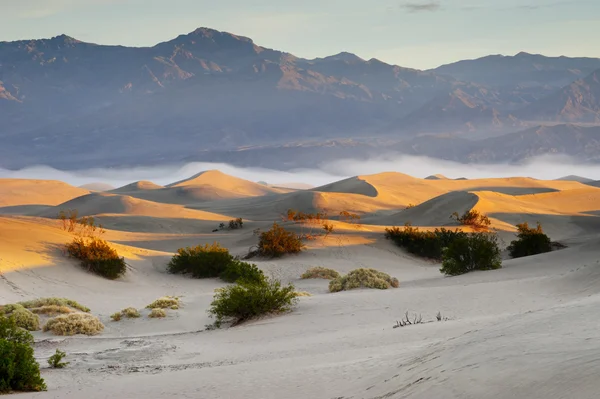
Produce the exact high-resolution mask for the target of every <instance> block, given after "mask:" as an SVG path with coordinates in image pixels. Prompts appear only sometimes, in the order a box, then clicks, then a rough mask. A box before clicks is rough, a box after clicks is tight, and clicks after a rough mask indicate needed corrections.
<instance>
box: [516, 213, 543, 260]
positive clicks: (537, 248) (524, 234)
mask: <svg viewBox="0 0 600 399" xmlns="http://www.w3.org/2000/svg"><path fill="white" fill-rule="evenodd" d="M517 229H518V234H517V239H516V240H514V241H512V242H511V243H510V245H509V246H508V247H507V249H508V252H509V253H510V256H511V257H513V258H521V257H523V256H531V255H537V254H542V253H545V252H550V251H552V241H551V240H550V237H548V236H547V235H546V234H544V230H543V229H542V225H541V224H540V223H539V222H538V224H537V227H536V228H531V227H529V224H527V223H521V224H518V225H517Z"/></svg>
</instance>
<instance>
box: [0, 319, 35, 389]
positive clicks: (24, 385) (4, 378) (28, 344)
mask: <svg viewBox="0 0 600 399" xmlns="http://www.w3.org/2000/svg"><path fill="white" fill-rule="evenodd" d="M32 345H33V336H32V335H31V334H30V333H29V332H28V331H26V330H23V329H22V328H20V327H18V326H17V324H16V321H15V319H14V318H13V317H10V318H8V317H4V316H2V315H0V393H10V392H12V391H25V392H26V391H36V392H37V391H45V390H46V384H45V382H44V380H43V379H42V377H41V376H40V365H39V364H38V363H37V362H36V360H35V357H34V356H33V348H32Z"/></svg>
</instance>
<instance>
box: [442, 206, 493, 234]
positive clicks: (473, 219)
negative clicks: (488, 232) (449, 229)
mask: <svg viewBox="0 0 600 399" xmlns="http://www.w3.org/2000/svg"><path fill="white" fill-rule="evenodd" d="M450 218H451V219H455V220H456V221H457V222H458V223H460V224H462V225H463V226H471V227H474V228H476V229H486V228H487V227H488V226H489V225H490V224H492V222H491V221H490V218H488V217H487V216H486V215H484V214H482V213H480V212H479V211H477V210H475V209H471V210H468V211H466V212H465V213H463V214H462V215H459V214H458V212H454V213H453V214H452V215H451V216H450Z"/></svg>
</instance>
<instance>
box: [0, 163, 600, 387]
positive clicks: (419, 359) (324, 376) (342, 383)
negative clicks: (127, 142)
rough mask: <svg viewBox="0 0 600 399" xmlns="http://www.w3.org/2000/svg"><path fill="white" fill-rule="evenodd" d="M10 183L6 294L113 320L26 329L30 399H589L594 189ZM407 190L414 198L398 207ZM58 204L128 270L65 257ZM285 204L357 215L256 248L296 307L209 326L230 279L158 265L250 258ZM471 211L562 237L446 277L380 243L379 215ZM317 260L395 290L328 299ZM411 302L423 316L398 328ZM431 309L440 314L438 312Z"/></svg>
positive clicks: (197, 181)
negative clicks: (330, 229) (34, 375)
mask: <svg viewBox="0 0 600 399" xmlns="http://www.w3.org/2000/svg"><path fill="white" fill-rule="evenodd" d="M5 183H6V181H0V192H6V193H8V192H11V197H10V198H12V199H11V202H10V206H11V207H12V209H13V211H15V212H18V211H19V210H21V211H23V213H26V214H27V215H28V216H27V215H26V216H0V304H2V303H11V302H15V301H20V300H25V299H33V298H37V297H44V296H64V297H69V298H72V299H75V300H78V301H80V302H82V303H84V304H86V305H88V306H89V307H91V308H92V312H93V313H94V314H95V315H98V316H99V317H100V319H101V320H102V321H103V323H104V324H105V325H106V329H105V331H104V332H103V333H102V334H101V335H100V336H98V337H94V338H90V337H83V336H76V337H70V338H67V339H62V338H60V337H54V336H51V335H48V334H47V333H42V332H35V333H34V335H35V338H36V341H37V344H36V348H35V349H36V356H37V358H38V359H39V361H40V363H41V364H42V367H43V369H42V376H43V377H44V378H45V379H46V381H47V383H48V387H49V390H48V392H44V393H39V394H22V395H20V396H22V397H23V398H30V397H31V398H56V397H72V396H74V397H79V396H85V397H86V398H90V399H101V398H111V399H112V398H114V397H128V398H129V397H132V398H133V397H145V398H152V399H153V398H164V397H172V396H173V395H176V396H177V397H189V398H192V397H193V398H196V397H198V395H199V392H200V393H201V394H200V396H201V397H203V398H208V399H212V398H214V399H216V398H225V397H231V398H240V399H244V398H248V399H250V398H252V399H254V398H290V399H296V398H297V399H300V398H307V397H310V398H315V399H331V398H341V397H344V398H350V397H352V398H357V399H358V398H361V399H375V398H384V397H385V398H392V399H400V398H411V399H412V398H423V399H429V398H444V399H459V398H460V399H468V398H493V399H509V398H515V397H519V398H520V397H523V398H531V399H547V398H549V397H551V398H565V399H566V398H578V399H592V398H596V397H597V391H598V389H599V385H598V383H597V378H596V374H597V373H598V371H600V368H599V367H598V366H595V364H596V362H595V359H596V358H597V356H598V355H600V351H598V350H595V349H594V346H593V345H591V344H590V342H595V341H596V340H597V339H598V338H599V336H598V329H597V325H596V324H597V323H596V322H595V320H596V313H597V308H598V306H599V305H600V222H599V221H600V189H599V188H594V187H592V186H589V185H584V184H581V183H579V182H573V181H540V180H534V179H528V178H512V179H478V180H447V179H438V180H427V179H417V178H413V177H411V176H407V175H402V174H399V173H384V174H377V175H370V176H358V177H355V178H351V179H345V180H343V181H340V182H336V183H332V184H329V185H327V186H323V187H318V188H315V189H312V190H302V191H286V190H281V191H278V190H276V189H273V188H271V187H267V186H262V185H259V186H260V190H258V188H257V187H255V186H254V183H252V182H246V181H244V180H241V179H236V178H230V177H228V176H226V175H222V174H220V173H214V172H206V173H203V174H200V175H198V176H195V177H193V178H191V179H188V180H186V181H183V182H177V183H174V184H173V185H170V186H168V187H160V186H156V185H153V184H151V183H145V182H138V183H134V184H131V185H128V186H125V187H121V188H119V189H116V190H113V191H112V192H105V193H92V194H90V193H88V192H85V190H83V191H84V192H83V193H80V192H78V191H73V189H74V188H73V187H70V186H68V185H57V184H56V183H55V185H54V186H53V187H63V188H64V191H65V192H64V193H61V192H60V190H59V189H56V191H55V195H56V197H57V198H59V197H60V198H66V199H65V201H66V202H65V201H62V202H61V201H54V202H53V201H49V202H47V203H46V205H45V206H44V207H38V208H35V209H34V208H31V207H27V205H28V204H29V205H31V204H32V203H31V202H27V201H25V202H24V203H20V202H19V201H20V200H23V201H24V200H25V197H26V194H27V193H28V192H29V191H27V190H30V189H31V187H32V185H31V183H29V184H23V187H25V191H24V192H25V193H26V194H22V193H21V192H17V193H15V192H14V190H13V187H15V186H14V183H10V184H13V186H9V185H8V184H6V186H5V187H3V184H5ZM2 190H4V191H2ZM75 190H79V189H75ZM237 190H239V191H237ZM265 190H266V191H265ZM34 193H35V191H34ZM73 193H75V195H72V194H73ZM71 195H72V196H71ZM142 196H143V197H147V198H141V197H142ZM0 198H3V199H4V197H0ZM39 198H42V197H39ZM51 199H52V198H51ZM409 203H413V204H415V205H416V206H414V207H411V208H409V209H404V208H405V207H406V205H408V204H409ZM23 205H25V206H23ZM62 208H69V209H74V208H76V209H78V211H79V214H80V215H94V216H95V217H97V218H98V220H99V221H101V222H102V223H103V224H104V225H105V226H107V227H108V230H107V231H106V233H105V234H104V238H105V239H107V240H108V241H109V242H110V243H111V245H113V246H114V247H115V248H116V249H117V250H118V251H119V253H120V254H122V255H123V256H124V257H125V258H126V261H127V263H128V265H129V269H128V273H127V274H126V276H125V277H124V278H121V279H119V280H116V281H109V280H105V279H103V278H100V277H97V276H94V275H91V274H90V273H88V272H86V271H84V270H82V269H81V268H80V267H79V266H78V265H77V263H76V262H74V261H73V260H71V259H68V258H67V257H66V256H65V255H64V253H63V251H62V250H61V248H62V246H63V245H64V244H65V243H66V242H68V241H70V240H71V239H73V237H74V236H73V234H70V233H67V232H65V231H63V230H62V229H61V228H60V227H59V223H58V221H57V220H55V219H54V218H55V217H56V214H57V211H58V210H60V209H62ZM289 208H292V209H297V210H303V211H305V212H315V211H318V210H322V209H327V210H329V211H330V212H329V213H330V215H336V211H339V210H350V211H355V212H359V213H360V214H361V215H362V217H363V218H362V220H361V223H363V226H362V227H356V226H354V225H350V224H346V223H343V222H340V221H333V222H332V223H333V224H334V227H335V230H334V233H333V234H332V235H330V236H328V237H327V238H319V239H317V240H315V241H310V242H308V249H307V251H305V252H303V253H302V254H300V255H297V256H288V257H283V258H280V259H273V260H266V259H260V258H254V259H253V260H252V262H253V263H256V264H257V265H258V267H259V268H261V269H262V270H263V271H264V272H265V273H266V274H267V275H269V276H272V277H276V278H278V279H280V280H281V281H283V282H284V283H287V282H292V283H294V284H295V285H296V287H297V289H298V290H302V291H306V292H309V293H310V294H311V295H312V296H311V297H305V298H302V299H301V301H300V303H299V305H298V307H297V308H296V309H295V310H294V311H293V312H292V313H290V314H284V315H279V316H277V317H267V318H264V319H260V320H256V321H253V322H249V323H246V324H243V325H241V326H238V327H235V328H231V329H228V330H214V331H208V330H206V328H205V326H206V325H207V324H209V323H210V322H211V321H212V320H211V319H209V318H208V315H207V313H206V309H207V308H208V307H209V305H210V302H211V301H212V298H213V295H214V290H215V289H216V288H218V287H222V286H223V285H224V283H222V282H221V281H219V280H216V279H209V280H195V279H190V278H187V277H185V276H175V275H170V274H168V273H166V265H167V263H168V261H169V259H170V257H171V256H172V254H173V252H174V251H175V250H176V249H177V248H180V247H183V246H188V245H197V244H201V243H212V242H213V241H219V242H220V243H221V244H222V245H224V246H226V247H227V248H229V249H230V250H231V252H232V253H233V254H234V255H244V254H245V253H247V251H248V249H249V248H250V247H251V246H252V245H254V244H256V242H257V237H256V236H255V235H254V234H253V229H254V228H266V227H268V226H269V224H270V223H272V222H273V221H274V220H278V219H279V216H280V215H281V214H282V213H285V211H287V209H289ZM469 209H476V210H479V211H481V212H483V213H486V214H488V215H489V216H490V217H491V218H492V221H493V227H495V228H497V229H499V231H500V234H501V237H502V238H503V240H504V241H505V242H507V241H508V240H510V239H511V237H514V229H515V227H514V225H515V224H516V223H520V222H522V221H529V222H531V223H535V221H537V220H539V221H541V222H542V224H543V226H544V230H545V231H547V232H548V233H549V234H550V236H551V237H552V238H553V239H557V240H560V241H561V242H564V243H566V244H567V245H568V248H567V249H563V250H561V251H555V252H552V253H549V254H542V255H537V256H532V257H526V258H520V259H512V260H505V261H504V263H503V268H502V269H500V270H495V271H487V272H474V273H469V274H467V275H463V276H458V277H452V278H447V277H444V276H443V275H442V274H441V273H440V272H439V265H438V264H434V263H432V262H429V261H426V260H422V259H417V258H415V257H414V256H412V255H409V254H407V253H405V252H403V251H402V250H400V249H399V248H398V247H396V246H394V245H393V244H392V243H390V242H389V241H387V240H385V239H384V238H383V234H382V231H383V229H384V228H385V227H386V226H391V225H402V224H404V222H406V221H410V222H412V223H413V225H415V226H423V227H427V228H433V227H436V226H444V225H452V224H454V222H453V221H452V220H450V219H449V216H450V214H451V213H452V212H454V211H457V212H459V213H462V212H464V211H466V210H469ZM233 217H243V218H244V219H245V220H246V221H247V222H246V224H245V226H244V228H243V229H240V230H231V231H228V230H222V231H217V232H212V229H213V227H216V225H217V224H218V223H219V221H226V220H229V219H231V218H233ZM286 226H288V228H290V229H295V230H297V229H300V228H301V227H300V226H298V225H293V224H286ZM313 266H326V267H330V268H333V269H335V270H338V271H339V272H341V273H346V272H348V271H350V270H353V269H356V268H359V267H376V268H377V269H379V270H381V271H384V272H386V273H389V274H391V275H393V276H395V277H398V279H399V280H400V282H401V283H400V288H398V289H393V290H386V291H378V290H354V291H349V292H343V293H337V294H330V293H328V290H327V284H328V282H327V281H325V280H301V279H300V278H299V276H300V275H301V274H302V273H303V272H304V271H305V270H306V269H308V268H309V267H313ZM163 295H181V296H182V301H183V305H182V307H181V309H180V310H177V311H169V312H168V317H167V318H166V319H164V320H153V319H149V318H147V317H146V314H147V311H146V310H143V311H142V313H143V316H144V317H142V318H140V319H135V320H124V321H121V322H118V323H116V322H112V321H111V320H110V314H112V313H114V312H115V311H118V310H120V309H123V308H125V307H128V306H134V307H136V308H140V309H143V308H144V307H145V306H146V305H147V304H148V303H150V302H151V301H153V300H154V299H156V298H157V297H159V296H163ZM407 311H408V312H410V313H413V312H414V313H420V314H422V316H423V319H424V320H425V321H428V323H426V324H419V325H413V326H407V327H403V328H398V329H395V328H392V326H393V324H394V323H395V321H396V320H398V319H399V318H401V317H402V316H403V315H404V313H405V312H407ZM437 312H441V313H442V314H443V315H444V316H445V317H447V318H448V320H447V321H443V322H437V321H435V320H436V319H435V316H436V313H437ZM429 321H431V322H429ZM575 327H576V328H575ZM590 345H591V346H590ZM56 348H60V349H61V350H65V351H66V352H67V354H68V358H67V360H68V361H71V365H70V366H69V367H68V368H66V369H63V370H60V371H57V370H49V369H47V368H44V367H45V364H46V359H47V358H48V357H49V356H50V355H51V354H53V353H54V351H55V349H56ZM257 381H259V382H260V383H257ZM174 387H175V388H174Z"/></svg>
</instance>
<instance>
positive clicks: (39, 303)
mask: <svg viewBox="0 0 600 399" xmlns="http://www.w3.org/2000/svg"><path fill="white" fill-rule="evenodd" d="M19 305H23V307H25V308H26V309H33V308H41V307H44V306H61V307H62V306H68V307H70V308H73V309H77V310H80V311H82V312H86V313H88V312H89V311H90V308H88V307H87V306H84V305H82V304H80V303H78V302H76V301H73V300H71V299H67V298H39V299H34V300H32V301H24V302H19Z"/></svg>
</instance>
